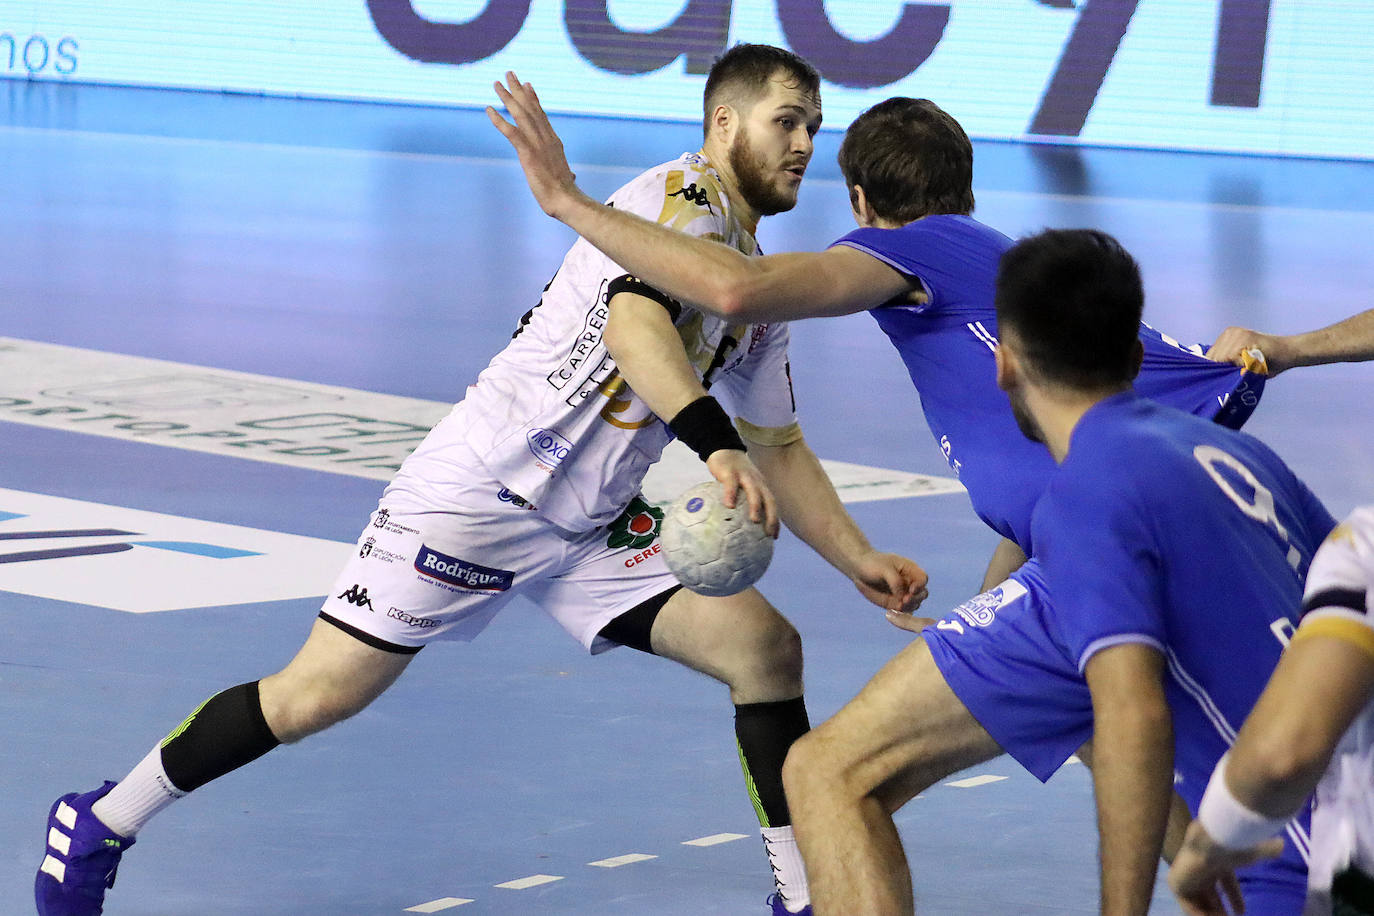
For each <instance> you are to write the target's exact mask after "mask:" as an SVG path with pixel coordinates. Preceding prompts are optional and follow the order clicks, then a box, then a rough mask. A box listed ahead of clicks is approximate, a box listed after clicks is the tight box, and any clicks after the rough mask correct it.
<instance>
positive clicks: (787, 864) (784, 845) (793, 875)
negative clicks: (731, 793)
mask: <svg viewBox="0 0 1374 916" xmlns="http://www.w3.org/2000/svg"><path fill="white" fill-rule="evenodd" d="M759 829H760V830H761V831H762V833H763V848H764V850H765V851H767V853H768V863H769V864H770V865H772V866H773V883H774V884H776V885H777V888H778V896H779V897H781V898H782V905H783V907H784V908H785V909H786V910H787V911H788V912H789V913H800V912H801V910H802V908H803V907H805V906H807V905H808V904H810V903H811V888H810V887H808V886H807V883H806V867H805V866H804V865H802V857H801V852H799V851H798V850H797V837H796V835H795V834H793V833H792V827H791V826H790V825H789V826H786V827H761V828H759Z"/></svg>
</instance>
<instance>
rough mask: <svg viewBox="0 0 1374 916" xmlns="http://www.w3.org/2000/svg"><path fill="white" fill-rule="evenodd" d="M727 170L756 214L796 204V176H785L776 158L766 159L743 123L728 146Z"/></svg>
mask: <svg viewBox="0 0 1374 916" xmlns="http://www.w3.org/2000/svg"><path fill="white" fill-rule="evenodd" d="M802 165H803V166H804V165H805V163H802ZM730 170H731V171H732V172H734V173H735V182H736V184H737V185H738V186H739V193H740V195H741V196H742V197H743V198H744V199H745V201H746V202H748V204H749V206H751V207H753V208H754V209H755V210H757V211H758V212H759V215H760V216H772V215H773V214H775V213H785V212H787V211H788V210H791V209H792V208H793V207H795V206H796V205H797V189H798V188H799V187H800V185H801V180H800V177H798V178H797V179H796V180H789V177H790V175H789V174H788V173H784V172H783V170H782V166H781V163H780V162H776V161H774V162H769V157H768V156H766V155H765V154H764V153H762V152H760V151H759V150H758V149H756V148H755V147H754V144H753V141H752V139H751V138H750V136H749V128H748V126H747V125H744V126H741V127H740V129H739V132H738V133H737V134H735V142H734V143H733V144H731V146H730Z"/></svg>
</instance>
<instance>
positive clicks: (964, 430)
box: [835, 216, 1263, 555]
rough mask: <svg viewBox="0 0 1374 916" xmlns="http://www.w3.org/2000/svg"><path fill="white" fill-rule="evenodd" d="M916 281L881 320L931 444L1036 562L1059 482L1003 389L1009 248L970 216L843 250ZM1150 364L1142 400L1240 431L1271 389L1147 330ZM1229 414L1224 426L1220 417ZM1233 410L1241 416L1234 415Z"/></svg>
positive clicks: (998, 526) (856, 239) (874, 235)
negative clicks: (999, 283)
mask: <svg viewBox="0 0 1374 916" xmlns="http://www.w3.org/2000/svg"><path fill="white" fill-rule="evenodd" d="M835 244H836V245H847V246H849V247H851V248H856V249H858V250H859V251H862V252H864V253H865V254H868V255H871V256H872V257H875V258H877V259H878V260H880V261H882V262H884V263H885V264H888V265H890V266H891V267H893V268H895V269H896V270H897V271H899V272H901V273H903V274H905V275H907V276H910V277H914V278H916V279H918V280H919V281H920V282H921V286H922V287H923V288H924V290H925V293H926V295H927V297H928V299H927V301H925V302H923V303H920V304H912V303H905V302H892V303H888V304H887V305H885V306H883V307H881V308H876V309H873V310H872V312H871V314H872V315H873V317H874V318H875V319H876V320H877V322H878V326H879V327H881V328H882V329H883V331H884V332H886V333H887V336H888V337H889V338H890V339H891V340H892V343H893V344H894V345H895V346H896V347H897V351H898V352H899V353H901V355H902V361H903V362H904V363H905V364H906V369H907V372H908V374H910V376H911V380H912V382H914V383H915V385H916V390H917V391H918V392H920V395H921V407H922V409H923V410H924V411H925V417H926V422H927V424H929V426H930V431H931V433H932V434H933V435H934V436H935V440H936V442H937V443H938V444H939V446H940V449H941V450H942V451H943V452H944V454H945V458H946V460H948V461H949V464H950V467H951V468H953V469H954V472H955V473H956V474H957V475H958V477H959V480H960V482H961V483H963V485H964V486H965V488H967V490H968V492H969V497H970V499H971V500H972V503H973V509H974V511H975V512H977V513H978V516H979V517H980V518H981V519H982V520H983V521H984V522H986V523H987V524H988V525H990V526H991V527H992V528H993V529H995V530H996V531H997V532H998V533H999V534H1001V535H1002V536H1003V537H1007V538H1010V539H1011V540H1013V541H1015V542H1016V543H1017V544H1018V545H1020V547H1021V549H1022V550H1024V551H1025V552H1026V554H1027V555H1031V554H1033V553H1034V550H1033V544H1032V534H1031V512H1032V510H1033V509H1034V508H1035V503H1036V501H1037V500H1038V499H1039V498H1040V494H1041V493H1043V492H1044V490H1045V487H1046V485H1047V484H1048V483H1049V479H1050V476H1051V475H1052V474H1053V472H1054V462H1053V461H1052V460H1051V459H1050V457H1049V454H1048V453H1047V452H1046V451H1045V449H1044V447H1043V446H1041V445H1037V444H1035V443H1032V442H1030V441H1029V440H1027V439H1026V437H1025V436H1023V435H1022V434H1021V431H1020V429H1019V428H1018V427H1017V425H1016V421H1015V419H1014V418H1013V417H1012V414H1011V407H1010V405H1009V403H1008V401H1007V396H1006V394H1005V393H1003V392H1002V391H1001V390H999V389H998V387H997V381H996V375H995V371H994V368H993V355H992V354H993V350H994V348H995V347H996V345H997V314H996V310H995V308H994V305H993V292H994V285H995V281H996V278H997V262H998V259H999V258H1001V256H1002V252H1004V251H1006V250H1007V248H1009V247H1011V244H1012V242H1011V239H1009V238H1007V237H1006V236H1005V235H1003V234H1002V233H1000V232H998V231H997V230H995V229H992V228H990V227H988V226H985V225H983V224H982V223H980V222H978V221H977V220H975V219H973V218H972V217H968V216H928V217H926V218H924V219H920V220H917V221H915V222H913V223H909V224H908V225H906V226H903V227H901V228H900V229H858V230H856V231H854V232H851V233H849V234H848V235H846V236H845V237H844V238H842V239H840V240H839V241H837V242H836V243H835ZM1140 337H1141V340H1142V341H1143V343H1144V345H1145V362H1144V365H1143V366H1142V367H1141V372H1140V376H1139V377H1138V378H1137V379H1136V390H1137V391H1139V392H1140V393H1141V394H1143V395H1145V396H1146V397H1150V398H1153V399H1155V400H1158V401H1161V402H1162V403H1165V404H1169V405H1171V406H1174V407H1178V408H1180V409H1182V410H1186V411H1188V412H1190V413H1195V414H1198V415H1199V416H1203V417H1209V418H1211V417H1217V418H1218V419H1219V420H1222V419H1225V420H1227V421H1228V422H1230V424H1231V425H1235V426H1239V424H1240V423H1241V422H1243V420H1244V418H1245V417H1246V416H1248V413H1249V410H1251V409H1253V408H1254V405H1255V404H1256V403H1258V399H1259V395H1260V391H1261V389H1262V386H1263V379H1262V378H1261V377H1257V376H1245V378H1244V379H1242V372H1241V370H1240V369H1238V368H1237V367H1235V366H1231V365H1228V364H1224V363H1215V362H1212V361H1211V360H1208V359H1205V358H1203V356H1202V355H1201V350H1200V349H1198V350H1196V351H1190V350H1187V349H1184V348H1183V347H1181V346H1180V345H1179V344H1178V343H1177V342H1175V341H1172V340H1170V339H1169V338H1166V337H1164V336H1163V335H1161V334H1159V333H1158V332H1156V331H1154V330H1153V329H1151V328H1149V327H1147V326H1145V325H1142V326H1141V331H1140ZM1242 402H1244V403H1242ZM1223 407H1225V408H1226V416H1224V417H1218V414H1219V413H1220V412H1222V410H1223ZM1237 408H1243V409H1242V410H1239V411H1237Z"/></svg>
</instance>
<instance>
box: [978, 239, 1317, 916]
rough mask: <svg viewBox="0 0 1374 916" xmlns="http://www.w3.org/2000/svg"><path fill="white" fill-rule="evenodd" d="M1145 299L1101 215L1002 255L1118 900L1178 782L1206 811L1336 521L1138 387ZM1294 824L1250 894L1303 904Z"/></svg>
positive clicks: (1145, 899) (1259, 907) (1158, 840)
mask: <svg viewBox="0 0 1374 916" xmlns="http://www.w3.org/2000/svg"><path fill="white" fill-rule="evenodd" d="M1143 306H1144V293H1143V291H1142V285H1141V281H1140V272H1139V269H1138V268H1137V266H1136V263H1135V261H1134V259H1132V258H1131V256H1130V255H1129V254H1128V253H1127V252H1126V251H1125V250H1124V249H1123V248H1122V247H1121V246H1120V245H1119V244H1118V243H1117V242H1116V240H1115V239H1113V238H1111V237H1110V236H1108V235H1106V234H1104V233H1101V232H1095V231H1091V230H1084V229H1078V230H1050V231H1046V232H1043V233H1041V234H1039V235H1037V236H1033V237H1031V238H1028V239H1024V240H1022V241H1021V242H1018V243H1017V244H1016V246H1015V247H1013V248H1012V249H1011V250H1010V251H1008V252H1007V254H1006V255H1004V256H1003V258H1002V262H1001V268H1000V272H999V275H998V280H997V315H998V318H999V319H1000V328H1001V334H1002V336H1001V344H1000V346H999V348H998V351H997V382H998V384H999V386H1000V387H1002V388H1003V389H1005V390H1006V391H1007V394H1008V395H1009V397H1010V402H1011V407H1012V412H1013V413H1014V415H1015V416H1016V419H1017V422H1018V424H1019V425H1020V427H1021V429H1022V431H1023V432H1024V433H1025V434H1026V436H1027V438H1028V439H1031V440H1034V441H1036V442H1040V443H1043V444H1044V445H1045V446H1047V447H1048V450H1049V452H1050V454H1051V455H1053V457H1054V460H1055V461H1056V462H1058V463H1059V471H1058V473H1057V474H1056V475H1055V476H1054V478H1053V480H1052V481H1051V483H1050V486H1049V489H1048V490H1047V491H1046V493H1045V494H1044V496H1042V498H1041V499H1040V502H1039V504H1038V505H1037V506H1036V509H1035V514H1034V520H1033V522H1032V536H1033V537H1034V538H1035V544H1036V557H1037V558H1038V560H1039V561H1040V565H1041V572H1042V574H1043V576H1044V578H1045V581H1046V582H1047V583H1048V585H1049V587H1050V590H1051V594H1052V595H1053V596H1054V600H1053V607H1052V610H1051V613H1050V614H1049V617H1048V620H1047V623H1048V627H1049V629H1050V630H1051V632H1052V633H1053V634H1054V636H1055V638H1056V640H1057V641H1058V642H1059V644H1060V645H1061V646H1062V647H1063V649H1064V652H1065V655H1066V657H1067V658H1068V660H1069V661H1070V662H1071V663H1072V664H1073V665H1074V666H1075V667H1076V668H1077V669H1078V670H1080V671H1082V672H1083V674H1084V676H1085V677H1086V680H1087V683H1088V687H1089V690H1090V692H1091V695H1092V703H1093V727H1094V736H1093V748H1094V750H1093V761H1094V762H1093V780H1094V785H1095V787H1096V795H1097V811H1098V825H1099V831H1100V834H1101V866H1102V912H1103V913H1112V914H1117V913H1120V914H1127V913H1132V914H1135V913H1139V914H1143V913H1145V912H1146V911H1147V910H1148V909H1149V904H1150V897H1151V893H1152V891H1153V889H1154V883H1155V871H1156V866H1157V864H1158V858H1159V854H1160V850H1161V847H1162V845H1163V839H1164V829H1165V818H1166V815H1167V811H1168V806H1169V800H1170V797H1171V794H1172V792H1173V791H1174V790H1177V791H1178V792H1179V793H1180V794H1181V795H1182V796H1183V797H1184V799H1185V800H1186V801H1187V803H1188V806H1189V808H1190V809H1192V810H1193V811H1196V810H1197V805H1198V802H1199V801H1200V799H1201V797H1202V793H1203V791H1204V789H1205V788H1206V786H1207V781H1208V779H1209V777H1210V776H1211V773H1212V770H1213V768H1214V767H1215V766H1216V764H1217V761H1218V760H1220V759H1221V757H1222V755H1223V754H1225V753H1226V752H1227V750H1228V748H1229V747H1230V746H1231V745H1232V744H1233V743H1234V742H1235V739H1236V732H1237V730H1238V729H1239V727H1240V725H1241V723H1242V722H1243V721H1244V720H1245V717H1246V716H1247V715H1248V714H1249V713H1250V710H1251V708H1252V707H1253V706H1254V705H1255V701H1256V700H1257V699H1258V698H1259V695H1260V693H1261V692H1262V691H1263V689H1264V686H1265V683H1266V682H1267V681H1268V679H1269V674H1270V673H1271V672H1272V671H1273V669H1274V666H1275V665H1276V664H1278V660H1279V654H1280V652H1281V651H1282V649H1283V646H1284V645H1286V644H1287V641H1288V636H1289V635H1290V634H1291V633H1292V632H1293V630H1294V628H1295V627H1296V625H1297V616H1298V615H1297V609H1298V608H1299V606H1300V605H1301V603H1302V592H1303V580H1304V578H1305V577H1306V575H1307V569H1308V566H1309V565H1310V563H1311V561H1312V557H1313V555H1314V554H1315V553H1316V551H1317V548H1318V547H1319V546H1320V545H1321V543H1322V541H1323V539H1325V537H1326V535H1327V534H1328V533H1329V532H1330V531H1331V529H1332V528H1334V527H1335V525H1336V521H1335V519H1334V518H1332V517H1331V514H1330V513H1329V512H1327V510H1326V508H1325V507H1324V506H1322V504H1321V503H1320V501H1318V500H1317V498H1316V497H1315V496H1313V495H1312V493H1311V491H1309V490H1308V489H1307V487H1306V486H1305V485H1304V484H1303V483H1302V481H1300V480H1298V479H1297V477H1295V476H1294V475H1293V473H1292V472H1291V471H1290V470H1289V469H1288V468H1287V467H1286V466H1285V465H1284V463H1283V462H1282V461H1281V460H1280V459H1279V458H1278V456H1276V455H1275V454H1274V453H1273V452H1272V451H1271V450H1270V449H1269V448H1268V447H1266V446H1265V445H1263V444H1262V443H1260V442H1259V441H1258V440H1256V439H1253V438H1251V437H1249V436H1246V435H1244V434H1242V433H1238V432H1234V431H1232V430H1228V429H1224V428H1221V427H1220V426H1218V425H1217V424H1215V423H1209V422H1207V421H1205V420H1201V419H1199V418H1198V417H1195V416H1191V415H1188V414H1186V413H1184V412H1182V411H1178V410H1174V409H1171V408H1168V407H1163V406H1161V405H1159V404H1158V403H1156V402H1153V401H1150V400H1148V399H1146V398H1144V397H1142V396H1141V395H1140V393H1139V392H1138V391H1137V390H1134V389H1133V388H1132V381H1133V379H1134V378H1135V376H1136V372H1137V370H1138V368H1139V366H1140V360H1141V357H1142V355H1143V354H1142V350H1141V346H1140V342H1139V338H1138V336H1137V333H1136V328H1137V326H1138V324H1139V322H1140V315H1141V310H1142V308H1143ZM1088 342H1091V344H1092V345H1090V346H1087V345H1085V344H1087V343H1088ZM1285 832H1286V841H1285V848H1284V851H1283V853H1282V854H1281V856H1280V858H1278V859H1277V860H1274V861H1266V862H1262V863H1260V864H1258V865H1251V866H1249V867H1248V868H1247V869H1244V870H1242V872H1241V874H1240V882H1241V888H1242V890H1243V892H1244V900H1245V912H1247V913H1251V914H1274V916H1278V914H1285V913H1287V914H1298V913H1301V912H1302V910H1303V905H1304V901H1305V898H1306V885H1307V881H1306V873H1307V869H1306V860H1307V856H1308V852H1309V840H1308V836H1307V818H1306V817H1302V816H1300V817H1299V818H1296V819H1295V820H1294V821H1292V822H1290V823H1289V824H1288V826H1287V829H1286V831H1285Z"/></svg>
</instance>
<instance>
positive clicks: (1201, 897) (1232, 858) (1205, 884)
mask: <svg viewBox="0 0 1374 916" xmlns="http://www.w3.org/2000/svg"><path fill="white" fill-rule="evenodd" d="M1371 613H1374V505H1366V506H1361V507H1360V508H1358V509H1356V510H1355V511H1354V512H1353V513H1351V515H1350V516H1349V517H1348V518H1347V519H1346V520H1345V521H1344V522H1342V523H1341V524H1340V525H1338V526H1337V527H1336V529H1335V530H1334V531H1332V532H1331V534H1330V535H1329V536H1327V539H1326V542H1325V543H1324V544H1322V546H1321V549H1320V550H1318V551H1317V556H1316V558H1315V559H1314V560H1313V561H1312V568H1311V569H1310V570H1309V571H1308V573H1307V584H1306V587H1305V589H1304V594H1303V603H1302V620H1301V622H1300V623H1299V624H1298V629H1297V632H1296V633H1295V634H1294V635H1293V637H1292V641H1291V642H1290V643H1289V645H1288V648H1287V649H1285V650H1284V653H1283V656H1282V657H1281V658H1280V659H1279V664H1278V667H1277V668H1275V669H1274V675H1273V677H1271V678H1270V679H1269V684H1268V686H1267V687H1265V689H1264V693H1263V694H1262V695H1261V696H1260V698H1259V702H1258V703H1256V704H1255V708H1254V711H1253V712H1251V713H1250V716H1249V717H1248V718H1247V719H1246V720H1245V724H1244V725H1243V726H1242V727H1241V729H1240V734H1239V736H1238V737H1237V738H1236V743H1235V745H1234V746H1232V748H1231V750H1230V753H1228V754H1227V755H1226V757H1224V758H1223V759H1222V761H1221V762H1220V763H1219V764H1217V767H1216V769H1215V770H1214V771H1213V773H1212V779H1211V781H1210V782H1209V783H1208V784H1207V791H1206V793H1205V794H1204V795H1203V798H1202V806H1201V808H1200V810H1199V811H1198V818H1197V820H1196V821H1194V822H1193V823H1192V825H1191V826H1190V827H1189V828H1188V834H1187V837H1186V839H1185V840H1184V843H1183V848H1182V849H1181V850H1180V851H1179V854H1178V856H1177V857H1176V858H1175V859H1174V863H1173V868H1172V869H1170V871H1169V884H1170V885H1171V886H1172V887H1173V889H1174V892H1175V893H1176V894H1177V895H1178V897H1179V901H1180V902H1181V903H1182V904H1183V910H1184V912H1185V913H1188V914H1190V916H1213V914H1216V916H1225V910H1224V909H1223V908H1222V900H1223V898H1224V893H1223V888H1224V884H1223V881H1224V879H1225V878H1226V877H1227V876H1228V875H1229V874H1230V873H1231V870H1232V869H1234V868H1237V867H1239V866H1241V865H1244V864H1247V863H1248V862H1250V861H1253V860H1254V859H1255V858H1256V857H1258V856H1264V855H1273V854H1274V853H1275V851H1276V850H1277V847H1278V841H1276V840H1274V839H1272V838H1273V837H1276V836H1279V835H1280V833H1281V831H1282V830H1283V827H1284V824H1285V823H1286V822H1287V821H1288V819H1289V818H1290V817H1291V816H1292V815H1293V813H1294V812H1296V811H1297V810H1298V809H1299V808H1300V807H1301V806H1302V804H1303V802H1304V801H1306V799H1307V798H1308V796H1309V795H1311V794H1312V793H1313V790H1314V789H1315V793H1316V804H1315V805H1314V807H1313V809H1312V859H1311V862H1310V863H1309V867H1308V877H1307V887H1308V897H1307V908H1306V909H1305V910H1304V913H1305V914H1307V916H1332V914H1334V916H1369V914H1374V618H1371V617H1370V615H1371ZM1266 841H1267V842H1266Z"/></svg>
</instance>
